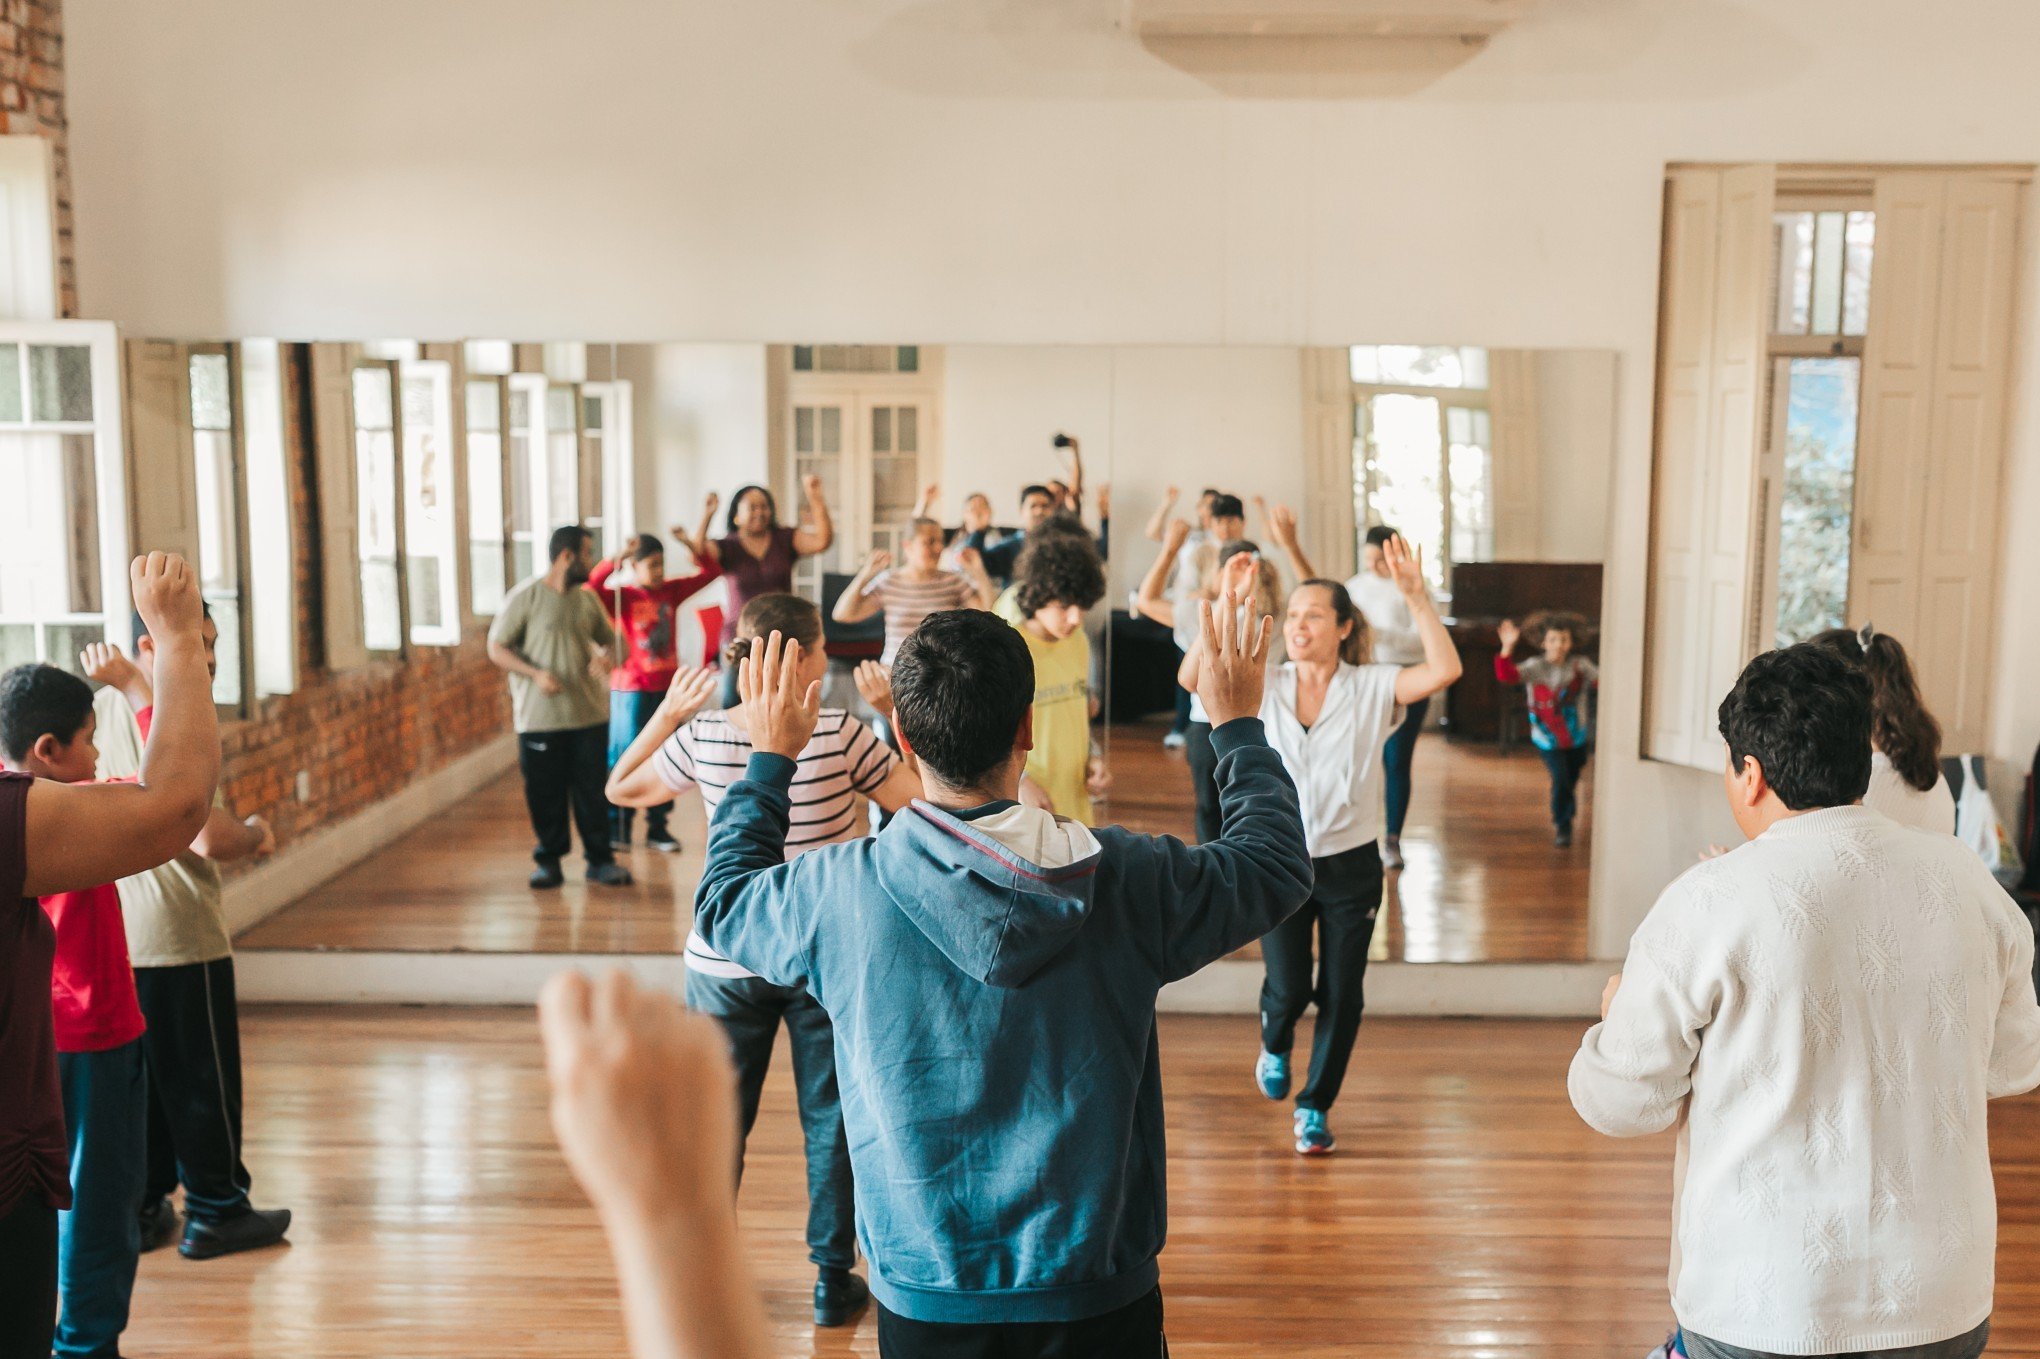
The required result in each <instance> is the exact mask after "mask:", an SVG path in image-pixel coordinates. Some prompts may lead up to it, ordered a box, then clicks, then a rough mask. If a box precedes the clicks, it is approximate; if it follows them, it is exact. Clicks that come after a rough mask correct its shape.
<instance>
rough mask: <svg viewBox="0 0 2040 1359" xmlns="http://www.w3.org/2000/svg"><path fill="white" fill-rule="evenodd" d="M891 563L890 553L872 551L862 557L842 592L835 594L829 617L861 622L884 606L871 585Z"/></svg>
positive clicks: (842, 621) (842, 620) (839, 621)
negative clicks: (860, 564) (833, 605)
mask: <svg viewBox="0 0 2040 1359" xmlns="http://www.w3.org/2000/svg"><path fill="white" fill-rule="evenodd" d="M891 565H892V553H890V552H874V553H872V554H871V555H870V556H869V557H866V558H865V559H864V565H863V566H861V567H859V568H858V570H857V574H856V575H854V576H852V577H851V578H850V583H849V584H848V585H846V586H844V587H843V593H842V594H840V595H837V596H836V606H835V607H834V608H833V609H830V610H829V617H831V618H833V619H835V620H836V621H837V622H838V623H862V622H863V621H864V620H865V619H867V618H869V617H871V616H872V615H873V614H875V613H877V612H878V611H879V610H880V609H882V608H884V607H885V601H884V600H883V599H881V598H879V596H878V593H877V592H876V591H874V590H873V589H872V588H871V587H872V586H873V585H875V584H876V583H877V582H878V578H879V576H880V575H882V574H883V573H884V572H885V570H886V568H887V567H889V566H891Z"/></svg>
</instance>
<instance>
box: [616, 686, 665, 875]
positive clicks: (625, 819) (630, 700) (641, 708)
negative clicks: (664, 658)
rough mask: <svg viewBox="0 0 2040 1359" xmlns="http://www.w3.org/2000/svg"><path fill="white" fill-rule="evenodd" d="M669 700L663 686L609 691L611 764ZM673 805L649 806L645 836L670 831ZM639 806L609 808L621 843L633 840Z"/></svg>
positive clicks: (618, 841)
mask: <svg viewBox="0 0 2040 1359" xmlns="http://www.w3.org/2000/svg"><path fill="white" fill-rule="evenodd" d="M665 700H666V693H665V691H664V690H663V689H646V690H636V689H611V690H610V691H609V767H610V768H611V769H614V768H616V762H617V761H618V760H620V759H622V758H623V752H624V751H626V750H629V749H630V743H631V742H632V741H635V740H637V737H638V733H639V732H641V731H643V730H644V729H645V723H647V722H649V721H651V720H652V714H653V713H655V712H657V711H658V710H659V705H660V704H661V703H663V702H665ZM672 811H673V804H672V803H670V802H664V803H661V804H659V805H658V806H656V807H647V808H645V835H646V836H647V837H648V838H649V837H659V836H664V835H665V834H666V818H667V817H668V816H670V815H671V814H672ZM636 812H637V809H636V808H635V807H611V808H610V809H609V838H610V839H612V840H614V841H615V842H616V843H617V844H619V845H626V844H629V843H630V827H631V822H632V821H633V820H634V819H635V816H636Z"/></svg>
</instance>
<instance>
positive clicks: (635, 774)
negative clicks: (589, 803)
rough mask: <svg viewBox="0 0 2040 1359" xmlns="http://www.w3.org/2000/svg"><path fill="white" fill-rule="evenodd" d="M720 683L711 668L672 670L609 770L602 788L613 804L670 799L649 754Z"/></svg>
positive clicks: (691, 715)
mask: <svg viewBox="0 0 2040 1359" xmlns="http://www.w3.org/2000/svg"><path fill="white" fill-rule="evenodd" d="M721 683H722V679H721V676H720V675H719V674H718V673H717V672H716V671H714V670H706V669H694V670H690V669H685V668H683V669H681V670H677V671H675V672H674V674H673V682H672V683H671V684H669V685H668V686H667V687H666V696H665V697H664V698H663V699H660V700H659V706H658V707H656V708H654V709H653V710H652V715H651V717H650V719H648V720H647V721H646V722H645V725H644V728H643V729H642V730H641V731H639V732H638V734H637V736H636V737H635V738H634V739H633V740H632V741H631V743H630V744H629V745H628V746H626V747H625V748H624V751H623V754H621V755H619V756H617V759H616V767H615V768H614V769H612V770H610V771H609V783H608V786H606V787H605V788H603V790H602V792H603V796H605V797H607V798H608V799H609V801H610V803H611V804H612V805H614V806H617V807H663V806H665V805H666V804H667V803H668V802H671V801H672V800H673V796H674V794H673V789H672V788H671V787H670V786H668V785H667V783H666V781H665V780H664V779H663V778H661V777H659V771H658V768H657V767H656V766H655V765H653V764H652V754H653V752H654V751H656V750H658V748H659V747H660V746H662V745H664V744H665V743H666V742H667V741H669V740H671V739H672V736H673V733H674V732H676V731H678V730H680V728H682V727H684V726H686V725H687V724H688V723H689V722H691V721H693V720H694V715H695V714H696V713H698V712H700V711H701V710H702V709H703V708H705V707H707V706H708V701H709V700H710V699H711V698H713V697H714V696H715V691H716V690H717V689H718V688H719V687H720V686H721Z"/></svg>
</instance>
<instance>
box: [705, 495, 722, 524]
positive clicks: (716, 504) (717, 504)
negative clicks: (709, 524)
mask: <svg viewBox="0 0 2040 1359" xmlns="http://www.w3.org/2000/svg"><path fill="white" fill-rule="evenodd" d="M721 508H722V497H721V496H719V495H717V494H716V493H715V492H714V491H710V492H709V493H708V495H707V496H706V497H704V498H703V500H702V502H701V517H702V518H704V519H713V518H715V512H716V511H717V510H719V509H721Z"/></svg>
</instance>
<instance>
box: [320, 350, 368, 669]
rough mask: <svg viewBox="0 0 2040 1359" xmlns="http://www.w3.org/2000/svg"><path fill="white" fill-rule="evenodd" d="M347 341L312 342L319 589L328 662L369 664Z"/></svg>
mask: <svg viewBox="0 0 2040 1359" xmlns="http://www.w3.org/2000/svg"><path fill="white" fill-rule="evenodd" d="M355 359H356V351H355V349H354V346H352V345H347V344H332V343H320V344H315V345H313V346H312V429H313V437H314V439H315V440H316V452H317V463H318V469H319V542H320V576H321V580H320V590H321V596H322V599H323V601H324V610H325V635H326V668H327V669H329V670H352V669H356V668H358V667H360V666H364V665H366V664H368V647H367V646H366V645H365V644H364V643H363V641H362V630H361V551H360V546H359V538H360V522H361V521H360V518H359V516H358V512H357V508H356V504H355V477H354V363H355Z"/></svg>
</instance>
